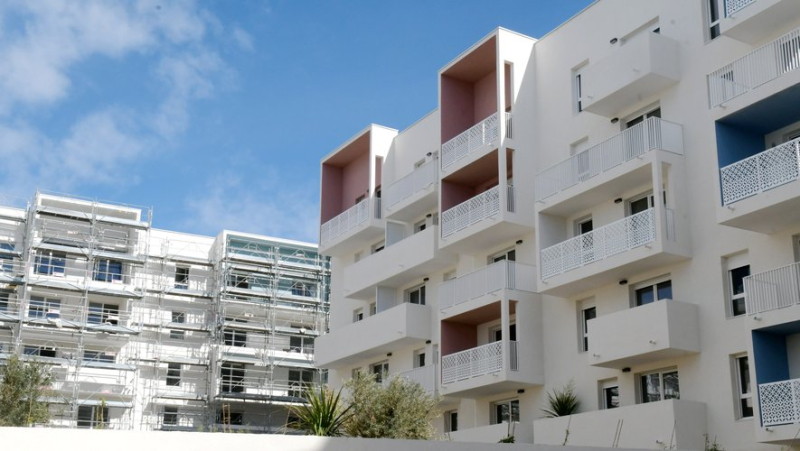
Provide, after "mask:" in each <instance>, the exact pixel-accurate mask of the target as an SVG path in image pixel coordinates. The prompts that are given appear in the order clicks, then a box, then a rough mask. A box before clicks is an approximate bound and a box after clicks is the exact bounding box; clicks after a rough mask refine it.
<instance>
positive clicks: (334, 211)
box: [320, 164, 342, 224]
mask: <svg viewBox="0 0 800 451" xmlns="http://www.w3.org/2000/svg"><path fill="white" fill-rule="evenodd" d="M321 191H322V193H321V194H322V196H321V197H322V198H321V199H320V224H325V223H326V222H328V221H330V220H331V219H332V218H333V217H334V216H336V215H338V214H339V213H341V207H342V168H339V167H336V166H330V165H327V164H323V165H322V190H321Z"/></svg>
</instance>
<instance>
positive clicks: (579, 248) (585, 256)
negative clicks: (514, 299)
mask: <svg viewBox="0 0 800 451" xmlns="http://www.w3.org/2000/svg"><path fill="white" fill-rule="evenodd" d="M655 236H656V232H655V210H654V209H652V208H650V209H648V210H645V211H643V212H641V213H637V214H635V215H631V216H628V217H626V218H623V219H621V220H619V221H615V222H612V223H611V224H608V225H606V226H603V227H600V228H598V229H595V230H593V231H591V232H588V233H584V234H581V235H578V236H576V237H574V238H571V239H569V240H566V241H563V242H561V243H559V244H556V245H555V246H550V247H548V248H545V249H543V250H542V251H541V253H540V260H541V265H542V278H543V279H547V278H549V277H553V276H555V275H558V274H561V273H564V272H567V271H570V270H572V269H575V268H578V267H581V266H584V265H588V264H590V263H593V262H596V261H598V260H602V259H604V258H608V257H611V256H612V255H616V254H619V253H622V252H625V251H627V250H630V249H633V248H636V247H639V246H642V245H644V244H647V243H649V242H651V241H653V240H655Z"/></svg>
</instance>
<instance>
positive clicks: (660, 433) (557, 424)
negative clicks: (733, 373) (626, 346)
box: [533, 399, 706, 449]
mask: <svg viewBox="0 0 800 451" xmlns="http://www.w3.org/2000/svg"><path fill="white" fill-rule="evenodd" d="M621 424H624V425H625V426H624V428H623V430H622V433H621V434H620V433H619V428H620V425H621ZM567 430H568V431H569V445H570V446H597V445H598V444H599V443H615V442H616V444H617V447H619V448H626V449H627V448H631V449H634V448H635V449H662V448H666V447H667V446H669V444H672V445H673V446H674V449H705V446H704V439H705V434H706V405H705V403H701V402H695V401H684V400H679V399H671V400H667V401H659V402H652V403H645V404H636V405H632V406H624V407H619V408H616V409H608V410H597V411H593V412H584V413H579V414H575V415H570V416H565V417H558V418H545V419H540V420H535V421H534V422H533V436H534V438H535V443H536V444H537V445H539V444H541V445H557V446H561V445H562V444H563V443H564V433H565V431H567Z"/></svg>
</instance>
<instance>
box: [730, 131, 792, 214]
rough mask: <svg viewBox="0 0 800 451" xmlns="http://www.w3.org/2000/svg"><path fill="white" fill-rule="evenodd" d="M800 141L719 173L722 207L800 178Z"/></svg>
mask: <svg viewBox="0 0 800 451" xmlns="http://www.w3.org/2000/svg"><path fill="white" fill-rule="evenodd" d="M799 165H800V138H798V139H795V140H792V141H789V142H786V143H783V144H781V145H780V146H776V147H773V148H772V149H768V150H765V151H764V152H761V153H758V154H756V155H753V156H752V157H749V158H745V159H744V160H740V161H737V162H736V163H733V164H731V165H728V166H725V167H724V168H722V169H720V170H719V173H720V182H721V184H722V204H723V205H728V204H732V203H734V202H737V201H739V200H742V199H744V198H747V197H750V196H753V195H755V194H758V193H760V192H763V191H766V190H768V189H772V188H775V187H776V186H780V185H783V184H784V183H788V182H791V181H794V180H797V178H798V176H800V169H799V168H800V166H799Z"/></svg>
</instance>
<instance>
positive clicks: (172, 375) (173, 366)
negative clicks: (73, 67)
mask: <svg viewBox="0 0 800 451" xmlns="http://www.w3.org/2000/svg"><path fill="white" fill-rule="evenodd" d="M182 371H183V365H181V364H180V363H175V362H168V363H167V377H166V384H167V387H180V386H181V372H182Z"/></svg>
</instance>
